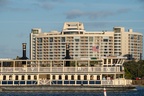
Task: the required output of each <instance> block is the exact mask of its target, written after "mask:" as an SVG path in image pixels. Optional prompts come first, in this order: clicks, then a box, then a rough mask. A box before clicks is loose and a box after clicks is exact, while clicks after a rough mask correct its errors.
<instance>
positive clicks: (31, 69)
mask: <svg viewBox="0 0 144 96" xmlns="http://www.w3.org/2000/svg"><path fill="white" fill-rule="evenodd" d="M0 72H121V71H120V67H2V68H1V70H0Z"/></svg>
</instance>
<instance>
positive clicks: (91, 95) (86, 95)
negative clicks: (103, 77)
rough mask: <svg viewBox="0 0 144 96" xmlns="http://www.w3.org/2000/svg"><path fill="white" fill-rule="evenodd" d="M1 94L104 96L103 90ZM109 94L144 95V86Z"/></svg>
mask: <svg viewBox="0 0 144 96" xmlns="http://www.w3.org/2000/svg"><path fill="white" fill-rule="evenodd" d="M0 96H104V94H103V92H0ZM107 96H144V87H137V90H131V91H126V92H115V91H113V92H107Z"/></svg>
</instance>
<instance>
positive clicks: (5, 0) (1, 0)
mask: <svg viewBox="0 0 144 96" xmlns="http://www.w3.org/2000/svg"><path fill="white" fill-rule="evenodd" d="M7 3H8V0H0V6H4V5H6V4H7Z"/></svg>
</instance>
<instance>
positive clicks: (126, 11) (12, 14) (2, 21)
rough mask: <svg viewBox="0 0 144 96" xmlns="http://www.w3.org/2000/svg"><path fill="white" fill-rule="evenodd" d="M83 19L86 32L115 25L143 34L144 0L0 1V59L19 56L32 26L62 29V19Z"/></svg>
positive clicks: (108, 28)
mask: <svg viewBox="0 0 144 96" xmlns="http://www.w3.org/2000/svg"><path fill="white" fill-rule="evenodd" d="M69 21H72V22H75V21H78V22H83V23H84V25H85V30H87V31H102V30H109V31H111V30H112V29H113V27H114V26H121V27H125V30H126V31H127V30H128V29H129V28H132V29H133V31H135V32H141V33H143V34H144V0H0V33H1V35H0V58H15V57H16V56H22V50H21V49H22V47H21V44H22V43H23V42H26V43H27V57H29V34H30V32H31V29H32V28H41V29H42V31H43V32H49V31H51V30H58V31H61V30H62V27H63V23H64V22H69Z"/></svg>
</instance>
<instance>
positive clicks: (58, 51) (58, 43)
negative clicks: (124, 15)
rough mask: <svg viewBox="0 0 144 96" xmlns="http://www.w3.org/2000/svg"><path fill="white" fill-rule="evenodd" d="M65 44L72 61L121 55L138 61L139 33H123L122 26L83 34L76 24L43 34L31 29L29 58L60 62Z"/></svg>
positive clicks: (139, 56)
mask: <svg viewBox="0 0 144 96" xmlns="http://www.w3.org/2000/svg"><path fill="white" fill-rule="evenodd" d="M66 43H67V44H69V46H70V48H69V49H70V50H69V51H70V56H71V58H73V59H79V58H92V57H96V58H100V57H103V56H123V55H128V57H129V58H131V57H132V58H134V59H136V60H140V59H141V58H142V49H143V47H142V46H143V45H142V44H143V35H142V34H141V33H138V32H133V31H132V29H129V30H128V32H125V29H124V27H114V28H113V31H106V32H102V31H101V32H96V31H93V32H92V31H86V30H84V25H83V23H80V22H65V23H64V26H63V29H62V31H61V32H58V31H51V32H46V33H43V32H42V31H41V29H39V28H33V29H32V31H31V33H30V58H31V59H32V60H47V59H63V58H64V57H65V55H66V47H65V46H66Z"/></svg>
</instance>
